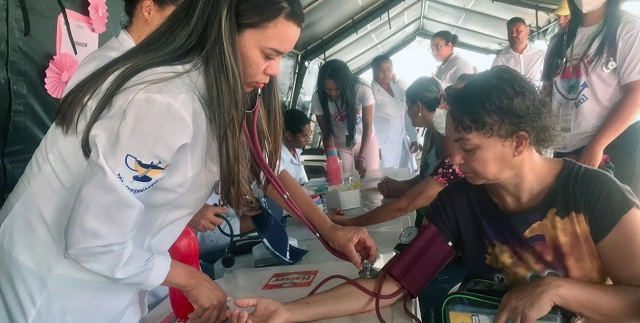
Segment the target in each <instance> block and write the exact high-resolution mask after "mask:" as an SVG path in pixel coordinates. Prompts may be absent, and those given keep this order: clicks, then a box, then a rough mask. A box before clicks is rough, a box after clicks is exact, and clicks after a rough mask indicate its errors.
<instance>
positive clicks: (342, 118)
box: [333, 111, 362, 127]
mask: <svg viewBox="0 0 640 323" xmlns="http://www.w3.org/2000/svg"><path fill="white" fill-rule="evenodd" d="M333 121H334V122H336V123H342V125H343V126H345V127H346V126H347V112H346V111H338V112H336V113H334V114H333ZM361 123H362V116H361V115H360V114H356V125H359V124H361Z"/></svg>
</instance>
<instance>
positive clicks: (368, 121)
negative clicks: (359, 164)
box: [360, 105, 373, 155]
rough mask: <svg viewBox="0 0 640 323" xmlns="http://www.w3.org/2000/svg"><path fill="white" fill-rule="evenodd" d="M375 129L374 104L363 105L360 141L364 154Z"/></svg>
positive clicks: (362, 153) (361, 150)
mask: <svg viewBox="0 0 640 323" xmlns="http://www.w3.org/2000/svg"><path fill="white" fill-rule="evenodd" d="M372 129H373V105H368V106H366V107H362V142H361V143H360V155H364V152H365V151H367V146H368V145H369V141H370V140H371V130H372Z"/></svg>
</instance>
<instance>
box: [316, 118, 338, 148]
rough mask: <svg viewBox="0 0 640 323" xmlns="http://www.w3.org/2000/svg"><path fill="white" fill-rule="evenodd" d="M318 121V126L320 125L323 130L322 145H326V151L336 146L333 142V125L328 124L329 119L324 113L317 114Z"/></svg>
mask: <svg viewBox="0 0 640 323" xmlns="http://www.w3.org/2000/svg"><path fill="white" fill-rule="evenodd" d="M316 122H317V123H318V126H320V131H321V132H322V145H323V146H324V150H325V151H326V150H327V149H329V148H333V147H335V144H334V143H333V137H332V136H331V129H330V128H329V127H331V125H329V124H327V120H326V119H325V117H324V115H323V114H316Z"/></svg>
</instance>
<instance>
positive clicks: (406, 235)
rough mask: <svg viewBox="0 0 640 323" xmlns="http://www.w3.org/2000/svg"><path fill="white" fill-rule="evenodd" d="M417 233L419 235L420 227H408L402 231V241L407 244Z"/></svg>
mask: <svg viewBox="0 0 640 323" xmlns="http://www.w3.org/2000/svg"><path fill="white" fill-rule="evenodd" d="M417 235H418V227H415V226H410V227H407V228H406V229H404V230H402V233H400V242H402V243H405V244H406V243H409V242H411V240H413V238H415V237H416V236H417Z"/></svg>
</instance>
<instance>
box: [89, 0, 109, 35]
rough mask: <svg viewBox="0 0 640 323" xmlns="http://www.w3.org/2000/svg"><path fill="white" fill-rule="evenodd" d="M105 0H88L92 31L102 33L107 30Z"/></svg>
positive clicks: (107, 14)
mask: <svg viewBox="0 0 640 323" xmlns="http://www.w3.org/2000/svg"><path fill="white" fill-rule="evenodd" d="M108 16H109V13H108V12H107V0H89V18H91V27H92V28H93V31H94V32H96V33H98V34H102V33H103V32H104V31H105V30H107V17H108Z"/></svg>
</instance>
